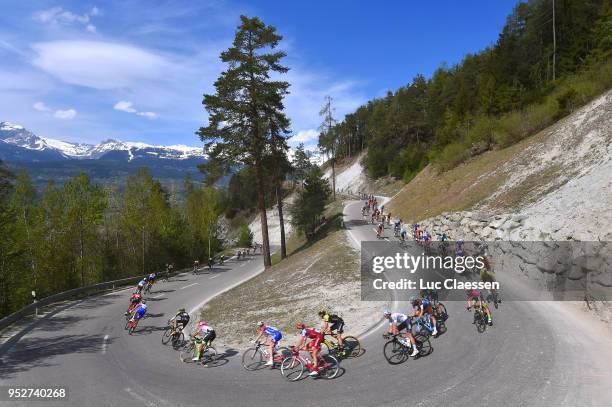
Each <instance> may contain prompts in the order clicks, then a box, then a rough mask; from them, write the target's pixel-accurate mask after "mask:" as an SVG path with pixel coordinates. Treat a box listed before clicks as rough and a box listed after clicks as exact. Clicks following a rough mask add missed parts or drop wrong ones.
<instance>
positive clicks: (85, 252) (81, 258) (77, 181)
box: [63, 173, 108, 286]
mask: <svg viewBox="0 0 612 407" xmlns="http://www.w3.org/2000/svg"><path fill="white" fill-rule="evenodd" d="M63 195H64V199H65V202H66V225H67V227H68V230H69V234H70V235H71V236H73V237H74V240H75V246H76V248H77V252H78V256H77V263H78V269H79V272H80V276H81V285H82V286H84V285H85V270H86V268H87V267H89V269H90V271H92V272H93V271H94V266H95V264H96V263H97V258H98V256H99V254H98V253H99V251H98V250H97V240H98V230H99V228H100V226H101V224H102V221H103V219H104V211H105V210H106V208H107V206H108V201H107V197H106V194H105V192H104V190H103V189H102V188H101V187H100V186H99V185H95V184H92V183H91V181H90V180H89V177H88V176H87V175H85V174H84V173H81V174H79V175H78V176H76V177H75V178H72V179H71V180H69V181H68V182H67V183H66V184H65V185H64V194H63Z"/></svg>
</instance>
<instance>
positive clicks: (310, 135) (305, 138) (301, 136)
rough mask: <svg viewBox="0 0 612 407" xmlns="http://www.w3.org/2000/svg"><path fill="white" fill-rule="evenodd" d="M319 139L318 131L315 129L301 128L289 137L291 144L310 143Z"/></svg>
mask: <svg viewBox="0 0 612 407" xmlns="http://www.w3.org/2000/svg"><path fill="white" fill-rule="evenodd" d="M318 141H319V131H318V130H316V129H309V130H302V131H299V132H298V133H297V134H296V135H295V136H293V137H291V138H290V139H289V142H290V143H291V144H292V145H298V144H300V143H304V144H312V142H318Z"/></svg>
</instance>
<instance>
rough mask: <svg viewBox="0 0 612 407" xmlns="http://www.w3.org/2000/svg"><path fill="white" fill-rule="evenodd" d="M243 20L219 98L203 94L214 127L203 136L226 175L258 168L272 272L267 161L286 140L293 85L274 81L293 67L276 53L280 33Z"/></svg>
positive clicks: (228, 56) (264, 240) (265, 241)
mask: <svg viewBox="0 0 612 407" xmlns="http://www.w3.org/2000/svg"><path fill="white" fill-rule="evenodd" d="M240 20H241V25H240V26H239V27H238V30H237V32H236V35H235V38H234V42H233V45H232V47H230V48H229V49H228V50H227V51H224V52H222V53H221V60H222V61H223V62H224V63H226V64H228V67H227V69H226V70H225V71H224V72H223V73H222V74H221V75H220V77H219V78H218V79H217V81H216V82H215V90H216V93H215V94H206V95H204V100H203V104H204V107H205V108H206V110H207V111H208V114H209V122H208V126H206V127H201V128H200V130H199V131H198V134H199V136H200V138H201V139H202V141H204V142H205V149H206V150H207V151H208V153H209V155H210V157H211V159H212V160H214V162H220V163H221V164H222V165H223V167H224V168H225V169H226V170H227V169H229V168H230V167H231V166H233V165H235V164H239V165H247V166H253V167H254V168H255V179H256V183H257V202H258V209H259V216H260V221H261V233H262V243H263V257H264V265H265V267H269V266H271V264H272V263H271V259H270V245H269V239H268V223H267V219H266V202H265V184H264V168H263V159H264V157H265V155H266V153H267V152H269V151H270V150H271V149H273V148H274V144H275V142H276V140H274V139H273V137H272V136H273V134H278V135H286V134H287V133H288V128H289V120H288V119H287V117H286V116H285V114H284V113H283V109H284V106H283V98H284V96H285V95H286V94H287V93H288V90H287V89H288V87H289V83H287V82H285V81H278V80H271V79H270V76H271V74H272V73H279V74H283V73H286V72H287V71H288V68H286V67H284V66H282V65H281V64H280V61H281V59H282V58H283V57H285V53H284V52H283V51H274V49H275V48H276V47H277V45H278V43H279V41H280V40H281V39H282V37H281V36H280V35H278V34H277V33H276V28H274V27H272V26H267V25H265V24H264V23H263V22H262V21H261V20H260V19H259V18H257V17H254V18H248V17H246V16H241V17H240ZM271 128H274V132H271V131H270V129H271Z"/></svg>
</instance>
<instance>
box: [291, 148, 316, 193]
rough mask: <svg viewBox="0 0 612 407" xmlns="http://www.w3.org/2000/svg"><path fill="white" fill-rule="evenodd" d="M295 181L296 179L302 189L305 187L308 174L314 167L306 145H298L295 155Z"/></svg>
mask: <svg viewBox="0 0 612 407" xmlns="http://www.w3.org/2000/svg"><path fill="white" fill-rule="evenodd" d="M292 165H293V179H295V180H296V181H297V182H298V183H299V185H300V187H303V183H304V179H306V174H307V173H308V171H309V170H310V168H311V167H312V163H311V162H310V156H309V154H308V153H307V151H306V150H305V148H304V143H300V144H298V146H297V147H296V149H295V152H294V153H293V162H292Z"/></svg>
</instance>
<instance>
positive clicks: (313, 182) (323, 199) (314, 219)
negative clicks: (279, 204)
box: [291, 166, 331, 238]
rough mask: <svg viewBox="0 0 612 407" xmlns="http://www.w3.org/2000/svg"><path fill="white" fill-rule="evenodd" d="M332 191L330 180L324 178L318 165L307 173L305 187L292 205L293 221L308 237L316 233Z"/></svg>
mask: <svg viewBox="0 0 612 407" xmlns="http://www.w3.org/2000/svg"><path fill="white" fill-rule="evenodd" d="M330 192H331V191H330V188H329V182H328V181H327V179H325V178H323V172H322V171H321V169H320V168H319V167H318V166H313V167H312V168H311V170H310V171H309V172H308V174H307V175H306V179H305V181H304V188H303V189H302V190H301V191H299V192H298V194H297V197H296V199H295V201H294V203H293V205H292V206H291V216H292V219H291V222H292V223H293V225H294V226H295V227H296V228H297V229H298V230H300V231H302V232H303V233H304V234H305V235H306V236H307V237H308V238H311V237H312V236H313V235H314V232H315V230H316V227H317V225H318V224H319V220H320V218H321V216H322V215H323V212H324V211H325V204H326V203H327V200H328V199H329V196H330Z"/></svg>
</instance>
